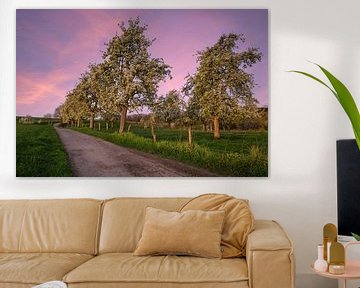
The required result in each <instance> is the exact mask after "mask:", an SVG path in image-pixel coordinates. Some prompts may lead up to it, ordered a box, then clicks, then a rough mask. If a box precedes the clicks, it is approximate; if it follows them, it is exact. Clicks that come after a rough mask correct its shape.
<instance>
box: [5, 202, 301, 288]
mask: <svg viewBox="0 0 360 288" xmlns="http://www.w3.org/2000/svg"><path fill="white" fill-rule="evenodd" d="M188 200H189V199H186V198H117V199H110V200H106V201H99V200H93V199H76V200H74V199H67V200H20V201H17V200H2V201H0V288H4V287H9V288H10V287H11V288H12V287H31V286H33V285H35V284H39V283H43V282H46V281H51V280H62V281H64V282H66V283H67V284H68V286H69V287H73V288H82V287H88V288H92V287H106V288H112V287H119V288H135V287H136V288H137V287H147V288H178V287H179V288H180V287H181V288H187V287H189V288H200V287H204V288H205V287H206V288H217V287H219V288H220V287H221V288H241V287H252V288H272V287H276V288H293V287H294V256H293V250H292V244H291V241H290V240H289V238H288V237H287V235H286V233H285V232H284V230H283V229H282V228H281V227H280V225H279V224H277V223H276V222H273V221H269V220H256V224H255V226H256V227H255V231H254V232H252V233H251V234H250V235H249V237H248V242H247V252H246V258H233V259H221V260H220V259H205V258H199V257H188V256H145V257H139V256H133V255H132V252H133V251H134V249H135V246H136V244H137V242H138V240H139V239H140V236H141V231H142V226H143V218H144V211H145V207H146V206H152V207H157V208H160V209H165V210H169V211H177V210H179V209H180V208H181V207H182V206H183V205H184V204H185V203H186V202H187V201H188Z"/></svg>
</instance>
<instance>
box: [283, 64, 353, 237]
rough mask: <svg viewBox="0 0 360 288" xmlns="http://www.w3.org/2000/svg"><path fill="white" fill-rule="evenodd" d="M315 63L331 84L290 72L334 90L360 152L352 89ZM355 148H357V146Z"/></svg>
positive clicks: (303, 73) (306, 74) (309, 75)
mask: <svg viewBox="0 0 360 288" xmlns="http://www.w3.org/2000/svg"><path fill="white" fill-rule="evenodd" d="M314 64H315V65H316V66H318V67H319V68H320V70H321V71H322V72H323V73H324V74H325V76H326V78H327V79H328V80H329V82H330V85H328V84H326V83H325V82H324V81H322V80H320V79H319V78H317V77H315V76H313V75H311V74H309V73H307V72H303V71H297V70H293V71H290V72H295V73H299V74H302V75H305V76H307V77H309V78H311V79H313V80H315V81H317V82H319V83H321V84H322V85H324V86H325V87H327V88H328V89H329V90H330V91H331V92H332V94H334V96H335V97H336V99H337V100H338V101H339V103H340V105H341V106H342V107H343V109H344V111H345V113H346V114H347V116H348V117H349V120H350V122H351V125H352V128H353V131H354V134H355V139H356V143H357V147H358V149H359V152H360V114H359V110H358V108H357V106H356V103H355V101H354V98H353V97H352V95H351V93H350V91H349V90H348V89H347V88H346V86H345V85H344V84H343V83H342V82H341V81H340V80H338V79H337V78H336V77H335V76H334V75H332V74H331V73H330V72H329V71H328V70H326V69H325V68H323V67H322V66H320V65H318V64H316V63H314ZM355 147H356V145H355ZM355 150H356V148H355ZM355 217H356V216H355ZM351 234H352V236H353V237H354V238H355V239H356V240H357V241H360V235H358V234H355V233H351Z"/></svg>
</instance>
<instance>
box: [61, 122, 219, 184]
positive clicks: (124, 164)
mask: <svg viewBox="0 0 360 288" xmlns="http://www.w3.org/2000/svg"><path fill="white" fill-rule="evenodd" d="M55 130H56V131H57V133H58V135H59V137H60V139H61V141H62V143H63V144H64V147H65V150H66V151H67V153H68V155H69V158H70V163H71V167H72V170H73V173H74V176H82V177H101V176H102V177H120V176H124V177H131V176H138V177H148V176H150V177H160V176H161V177H164V176H165V177H181V176H182V177H189V176H200V177H201V176H202V177H211V176H218V175H216V174H213V173H211V172H209V171H207V170H204V169H201V168H196V167H192V166H189V165H186V164H182V163H179V162H177V161H173V160H168V159H163V158H160V157H158V156H155V155H152V154H148V153H144V152H140V151H137V150H134V149H129V148H124V147H121V146H118V145H115V144H112V143H110V142H106V141H104V140H102V139H99V138H96V137H93V136H90V135H86V134H83V133H80V132H76V131H73V130H69V129H63V128H59V127H55Z"/></svg>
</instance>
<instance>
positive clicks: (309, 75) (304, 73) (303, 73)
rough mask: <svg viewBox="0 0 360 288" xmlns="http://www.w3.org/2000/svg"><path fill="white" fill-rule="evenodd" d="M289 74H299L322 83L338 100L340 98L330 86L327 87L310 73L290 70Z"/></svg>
mask: <svg viewBox="0 0 360 288" xmlns="http://www.w3.org/2000/svg"><path fill="white" fill-rule="evenodd" d="M288 72H294V73H298V74H302V75H305V76H307V77H309V78H311V79H313V80H315V81H317V82H319V83H321V84H322V85H324V86H325V87H327V88H329V89H330V91H331V92H332V93H333V94H334V95H335V97H336V98H338V95H337V94H336V92H335V91H334V90H333V89H332V88H331V87H330V86H329V85H327V84H326V83H325V82H323V81H322V80H320V79H319V78H317V77H315V76H314V75H311V74H310V73H306V72H302V71H298V70H290V71H288Z"/></svg>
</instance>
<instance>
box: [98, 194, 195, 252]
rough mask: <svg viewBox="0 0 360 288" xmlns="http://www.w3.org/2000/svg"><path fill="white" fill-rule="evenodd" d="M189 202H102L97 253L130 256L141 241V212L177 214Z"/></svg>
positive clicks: (158, 199)
mask: <svg viewBox="0 0 360 288" xmlns="http://www.w3.org/2000/svg"><path fill="white" fill-rule="evenodd" d="M189 200H190V199H189V198H116V199H110V200H107V201H105V203H104V206H103V215H102V224H101V229H100V242H99V253H116V252H133V251H134V250H135V247H136V244H137V242H138V241H139V239H140V237H141V232H142V228H143V225H144V216H145V208H146V207H148V206H150V207H154V208H159V209H164V210H167V211H179V210H180V209H181V208H182V206H183V205H184V204H185V203H187V202H188V201H189Z"/></svg>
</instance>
